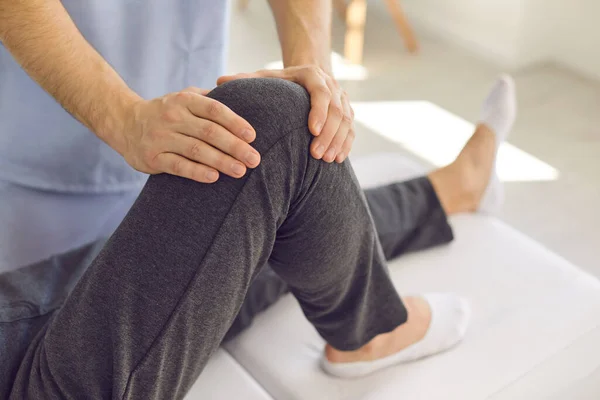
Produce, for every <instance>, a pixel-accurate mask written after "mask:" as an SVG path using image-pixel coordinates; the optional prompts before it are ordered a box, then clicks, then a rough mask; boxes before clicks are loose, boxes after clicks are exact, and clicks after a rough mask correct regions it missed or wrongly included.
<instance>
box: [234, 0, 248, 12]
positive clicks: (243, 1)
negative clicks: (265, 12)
mask: <svg viewBox="0 0 600 400" xmlns="http://www.w3.org/2000/svg"><path fill="white" fill-rule="evenodd" d="M248 3H250V0H238V4H237V6H238V8H239V9H240V10H245V9H246V8H248Z"/></svg>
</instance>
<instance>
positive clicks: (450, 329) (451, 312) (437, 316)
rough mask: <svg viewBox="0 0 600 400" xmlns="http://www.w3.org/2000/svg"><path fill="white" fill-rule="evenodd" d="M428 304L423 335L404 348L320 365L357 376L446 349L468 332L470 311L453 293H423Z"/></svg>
mask: <svg viewBox="0 0 600 400" xmlns="http://www.w3.org/2000/svg"><path fill="white" fill-rule="evenodd" d="M423 297H424V298H425V299H426V300H427V302H428V303H429V306H430V307H431V322H430V324H429V329H428V330H427V333H426V334H425V337H424V338H423V339H421V340H420V341H419V342H417V343H415V344H413V345H410V346H408V347H407V348H405V349H404V350H401V351H399V352H398V353H395V354H392V355H390V356H387V357H384V358H382V359H379V360H375V361H364V362H352V363H332V362H329V361H328V360H327V358H325V355H323V358H322V360H321V367H322V368H323V370H324V371H325V372H327V373H328V374H330V375H333V376H337V377H339V378H358V377H362V376H365V375H369V374H372V373H374V372H377V371H379V370H381V369H384V368H387V367H390V366H392V365H397V364H402V363H408V362H411V361H415V360H418V359H421V358H425V357H428V356H431V355H434V354H437V353H441V352H443V351H445V350H448V349H450V348H452V347H454V346H455V345H456V344H458V343H459V342H460V341H461V340H462V339H463V337H464V336H465V333H466V331H467V326H468V325H469V320H470V316H471V310H470V307H469V304H468V302H467V301H466V300H465V299H463V298H462V297H459V296H457V295H454V294H445V293H433V294H427V295H424V296H423Z"/></svg>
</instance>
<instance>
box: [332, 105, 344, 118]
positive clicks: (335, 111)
mask: <svg viewBox="0 0 600 400" xmlns="http://www.w3.org/2000/svg"><path fill="white" fill-rule="evenodd" d="M329 113H330V114H332V115H333V116H335V117H337V118H340V119H341V118H343V117H344V110H343V109H342V106H340V105H339V104H332V105H331V106H330V107H329Z"/></svg>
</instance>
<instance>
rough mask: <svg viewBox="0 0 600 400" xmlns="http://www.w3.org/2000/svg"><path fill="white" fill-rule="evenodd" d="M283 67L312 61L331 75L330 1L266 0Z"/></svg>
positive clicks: (311, 62)
mask: <svg viewBox="0 0 600 400" xmlns="http://www.w3.org/2000/svg"><path fill="white" fill-rule="evenodd" d="M269 4H270V5H271V9H272V10H273V15H274V16H275V21H276V22H277V32H278V34H279V41H280V42H281V50H282V54H283V63H284V66H286V67H290V66H295V65H304V64H316V65H319V66H320V67H321V68H323V69H324V70H325V71H326V72H327V73H329V74H331V0H269Z"/></svg>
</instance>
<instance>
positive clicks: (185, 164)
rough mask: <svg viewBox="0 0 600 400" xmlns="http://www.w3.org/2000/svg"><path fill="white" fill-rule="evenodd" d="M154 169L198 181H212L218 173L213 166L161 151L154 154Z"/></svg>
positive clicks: (216, 177) (217, 176) (214, 180)
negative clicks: (156, 154)
mask: <svg viewBox="0 0 600 400" xmlns="http://www.w3.org/2000/svg"><path fill="white" fill-rule="evenodd" d="M156 169H157V170H159V171H163V172H166V173H167V174H171V175H177V176H180V177H182V178H187V179H191V180H194V181H196V182H200V183H213V182H216V180H217V179H219V173H218V172H217V171H216V170H214V169H213V168H210V167H207V166H206V165H202V164H198V163H195V162H193V161H190V160H188V159H187V158H185V157H181V156H180V155H177V154H173V153H161V154H159V155H158V156H156Z"/></svg>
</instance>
